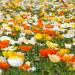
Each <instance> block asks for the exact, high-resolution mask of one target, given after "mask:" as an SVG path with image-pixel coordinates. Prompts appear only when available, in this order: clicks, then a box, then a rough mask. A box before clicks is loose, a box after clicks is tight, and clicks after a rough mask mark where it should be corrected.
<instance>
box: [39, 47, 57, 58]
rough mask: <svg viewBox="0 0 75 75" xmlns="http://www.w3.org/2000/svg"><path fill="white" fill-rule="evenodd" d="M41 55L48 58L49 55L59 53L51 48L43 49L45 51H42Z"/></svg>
mask: <svg viewBox="0 0 75 75" xmlns="http://www.w3.org/2000/svg"><path fill="white" fill-rule="evenodd" d="M39 53H40V55H41V56H44V57H46V56H48V54H51V55H52V54H56V53H57V50H55V49H50V48H43V49H40V52H39Z"/></svg>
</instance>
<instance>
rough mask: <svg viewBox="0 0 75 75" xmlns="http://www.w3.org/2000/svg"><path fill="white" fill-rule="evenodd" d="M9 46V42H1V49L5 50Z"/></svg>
mask: <svg viewBox="0 0 75 75" xmlns="http://www.w3.org/2000/svg"><path fill="white" fill-rule="evenodd" d="M8 45H9V40H3V41H0V48H5V47H7V46H8Z"/></svg>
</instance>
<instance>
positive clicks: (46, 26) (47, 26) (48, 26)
mask: <svg viewBox="0 0 75 75" xmlns="http://www.w3.org/2000/svg"><path fill="white" fill-rule="evenodd" d="M53 27H54V26H53V25H51V24H47V25H45V28H53Z"/></svg>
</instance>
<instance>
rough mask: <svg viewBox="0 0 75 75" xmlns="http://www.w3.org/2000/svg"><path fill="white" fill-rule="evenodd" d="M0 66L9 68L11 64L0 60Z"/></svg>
mask: <svg viewBox="0 0 75 75" xmlns="http://www.w3.org/2000/svg"><path fill="white" fill-rule="evenodd" d="M0 68H1V69H5V70H6V69H8V68H9V64H8V63H6V62H0Z"/></svg>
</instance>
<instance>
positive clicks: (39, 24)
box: [37, 19, 43, 27]
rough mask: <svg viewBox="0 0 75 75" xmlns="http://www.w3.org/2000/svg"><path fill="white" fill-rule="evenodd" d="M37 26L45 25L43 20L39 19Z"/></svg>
mask: <svg viewBox="0 0 75 75" xmlns="http://www.w3.org/2000/svg"><path fill="white" fill-rule="evenodd" d="M37 26H38V27H43V24H42V20H40V19H39V20H38V21H37Z"/></svg>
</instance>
